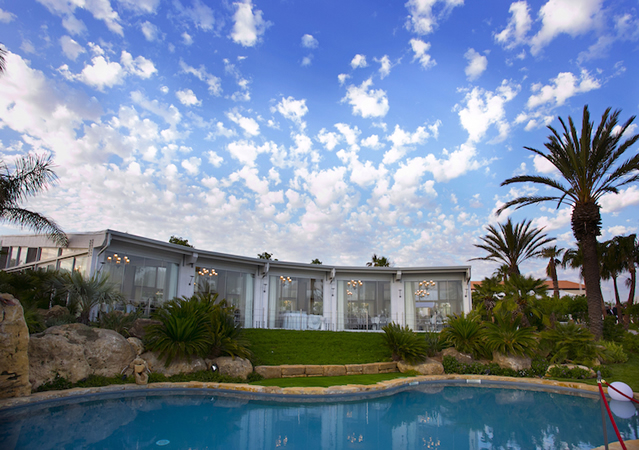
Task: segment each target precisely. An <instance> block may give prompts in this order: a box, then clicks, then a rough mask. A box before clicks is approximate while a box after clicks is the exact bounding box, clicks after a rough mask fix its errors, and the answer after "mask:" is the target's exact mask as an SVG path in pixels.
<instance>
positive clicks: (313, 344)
mask: <svg viewBox="0 0 639 450" xmlns="http://www.w3.org/2000/svg"><path fill="white" fill-rule="evenodd" d="M244 333H245V335H246V337H247V338H248V340H249V342H250V343H251V350H252V351H253V354H254V358H253V365H255V366H261V365H265V366H278V365H281V364H365V363H374V362H383V361H390V360H391V359H390V356H391V354H390V351H389V350H388V349H387V347H386V346H385V345H384V338H383V335H382V334H381V333H356V332H348V331H338V332H327V331H310V330H309V331H294V330H264V329H257V328H250V329H245V330H244Z"/></svg>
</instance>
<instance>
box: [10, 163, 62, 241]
mask: <svg viewBox="0 0 639 450" xmlns="http://www.w3.org/2000/svg"><path fill="white" fill-rule="evenodd" d="M52 166H53V162H52V161H51V158H50V157H45V156H34V155H28V156H25V157H22V158H20V159H18V160H17V161H16V163H15V171H14V172H11V171H10V170H9V168H8V167H7V165H6V164H5V163H4V162H2V161H0V220H2V221H5V222H9V223H12V224H16V225H21V226H23V227H27V228H31V229H32V230H34V231H36V232H44V233H46V234H47V235H48V236H49V237H50V238H51V239H53V240H54V241H55V242H56V243H57V244H58V245H60V246H62V247H66V246H67V245H69V240H68V238H67V235H66V234H64V232H63V231H62V229H61V228H60V227H59V226H58V224H56V223H55V222H54V221H53V220H51V219H48V218H46V217H45V216H43V215H41V214H39V213H37V212H33V211H29V210H27V209H24V208H22V207H21V206H20V205H21V204H22V203H23V202H24V201H25V200H26V199H27V197H31V196H34V195H36V194H39V193H40V192H42V191H44V190H46V189H47V187H48V185H49V184H50V183H53V182H54V181H55V180H56V179H57V177H56V175H55V173H53V170H52Z"/></svg>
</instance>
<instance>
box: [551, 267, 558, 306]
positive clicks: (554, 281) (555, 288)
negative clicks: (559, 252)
mask: <svg viewBox="0 0 639 450" xmlns="http://www.w3.org/2000/svg"><path fill="white" fill-rule="evenodd" d="M550 273H551V274H552V290H553V295H554V296H555V298H556V299H557V300H559V280H558V279H557V266H556V265H555V261H554V258H553V259H552V262H551V267H550Z"/></svg>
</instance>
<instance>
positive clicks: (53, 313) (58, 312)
mask: <svg viewBox="0 0 639 450" xmlns="http://www.w3.org/2000/svg"><path fill="white" fill-rule="evenodd" d="M69 314H70V313H69V309H68V308H66V307H65V306H60V305H53V306H52V307H51V308H50V309H47V310H46V311H44V312H43V314H42V318H43V319H44V321H45V322H46V321H47V320H55V319H59V318H61V317H64V316H68V315H69Z"/></svg>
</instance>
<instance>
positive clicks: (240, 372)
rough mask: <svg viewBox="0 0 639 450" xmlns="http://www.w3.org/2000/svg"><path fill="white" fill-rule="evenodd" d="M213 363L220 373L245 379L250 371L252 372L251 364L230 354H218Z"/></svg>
mask: <svg viewBox="0 0 639 450" xmlns="http://www.w3.org/2000/svg"><path fill="white" fill-rule="evenodd" d="M212 362H213V363H215V364H217V367H218V370H219V372H220V373H221V374H222V375H226V376H229V377H234V378H241V379H243V380H246V378H247V377H248V376H249V374H250V373H251V372H253V364H251V361H249V360H248V359H244V358H233V357H231V356H220V357H218V358H215V359H214V360H213V361H212Z"/></svg>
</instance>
